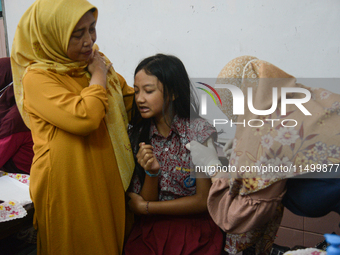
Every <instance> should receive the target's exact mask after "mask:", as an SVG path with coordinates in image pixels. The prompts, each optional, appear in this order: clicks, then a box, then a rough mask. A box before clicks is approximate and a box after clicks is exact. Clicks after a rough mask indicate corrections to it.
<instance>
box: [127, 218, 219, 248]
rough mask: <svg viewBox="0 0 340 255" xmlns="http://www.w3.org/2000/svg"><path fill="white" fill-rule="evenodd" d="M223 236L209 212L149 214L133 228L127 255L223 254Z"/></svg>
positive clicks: (128, 241)
mask: <svg viewBox="0 0 340 255" xmlns="http://www.w3.org/2000/svg"><path fill="white" fill-rule="evenodd" d="M222 249H223V234H222V231H221V229H220V228H219V227H218V226H217V225H216V224H215V223H214V221H213V220H212V219H211V217H210V215H209V214H208V213H206V214H199V215H187V216H169V215H146V216H144V215H143V216H142V217H141V218H140V219H139V220H138V221H137V222H136V223H135V224H134V226H133V228H132V231H131V234H130V236H129V238H128V240H127V242H126V244H125V247H124V253H123V254H125V255H136V254H143V255H189V254H195V255H200V254H202V255H215V254H216V255H217V254H218V255H220V254H221V252H222Z"/></svg>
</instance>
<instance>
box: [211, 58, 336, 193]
mask: <svg viewBox="0 0 340 255" xmlns="http://www.w3.org/2000/svg"><path fill="white" fill-rule="evenodd" d="M217 83H220V84H232V85H235V86H237V87H238V88H240V89H241V90H242V92H243V94H244V95H245V106H244V115H238V116H237V115H233V102H232V96H231V93H230V91H229V90H227V89H216V91H217V92H218V93H219V94H220V96H221V99H222V105H223V107H222V106H221V110H222V111H223V112H224V113H225V114H226V115H227V116H228V118H229V119H230V120H233V121H234V122H235V121H237V123H242V124H237V125H236V134H235V139H234V142H233V153H232V155H231V158H230V164H231V165H233V166H235V167H236V168H237V169H239V168H240V167H245V166H249V167H252V166H254V168H253V169H255V168H256V167H263V169H269V167H270V166H281V165H282V166H284V170H285V171H282V172H280V173H278V174H276V173H274V174H273V173H269V172H268V173H263V172H260V173H240V174H238V175H237V176H236V177H238V178H240V179H239V180H238V181H237V182H234V181H235V180H231V186H233V185H232V184H233V183H235V185H236V183H237V186H238V187H237V188H236V190H238V191H237V193H238V192H240V194H249V193H252V192H256V191H258V190H261V189H264V188H266V187H268V186H270V185H271V184H272V183H274V182H276V181H278V180H281V179H283V178H287V177H292V176H295V175H300V174H305V173H307V172H310V170H312V169H313V168H315V169H316V168H317V167H318V168H320V167H321V165H320V164H322V167H321V169H322V168H323V167H324V166H329V164H339V163H340V132H339V131H338V130H337V128H336V127H337V126H338V125H340V116H339V115H340V95H338V94H335V93H332V92H330V91H327V90H325V89H321V88H311V87H307V86H304V85H302V84H299V83H296V79H295V78H294V77H293V76H291V75H289V74H287V73H285V72H284V71H282V70H281V69H279V68H278V67H276V66H274V65H272V64H270V63H268V62H266V61H263V60H259V59H257V58H255V57H251V56H242V57H238V58H236V59H234V60H232V61H230V62H229V63H228V64H227V65H226V66H225V67H224V68H223V69H222V71H221V72H220V74H219V76H218V82H217ZM249 88H251V89H252V98H253V99H252V104H253V106H254V108H255V109H257V110H262V111H264V110H268V109H271V108H272V107H274V108H275V109H274V108H273V110H272V111H271V113H270V114H267V115H259V114H254V113H252V112H251V111H250V110H249V108H248V104H247V101H248V100H247V97H248V93H249V92H248V89H249ZM273 88H277V93H274V92H273V91H274V89H273ZM284 89H287V90H288V93H287V95H286V97H287V99H288V100H292V99H302V98H304V97H306V95H304V94H303V93H290V92H289V91H292V90H295V89H303V90H304V91H305V92H307V94H309V93H310V95H311V98H310V99H309V100H308V95H307V99H306V101H307V102H305V103H303V104H302V105H303V107H304V108H305V109H306V110H307V111H308V112H309V113H310V114H311V115H305V113H304V112H303V111H302V110H301V109H300V108H299V107H297V106H296V105H295V104H287V106H286V114H285V115H283V114H282V110H283V109H282V105H281V103H282V100H283V98H282V97H281V91H282V90H284ZM275 95H277V98H276V99H274V100H273V98H275ZM275 106H276V107H275ZM281 114H282V115H281ZM250 120H251V121H250ZM249 121H250V122H249ZM243 123H244V124H243ZM266 166H267V168H266ZM334 171H335V168H334ZM233 177H235V176H233ZM240 183H242V184H241V186H240Z"/></svg>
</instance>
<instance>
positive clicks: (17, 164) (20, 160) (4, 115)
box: [0, 58, 34, 174]
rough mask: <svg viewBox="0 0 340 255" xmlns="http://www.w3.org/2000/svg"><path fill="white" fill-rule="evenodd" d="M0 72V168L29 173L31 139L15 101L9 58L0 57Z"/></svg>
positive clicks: (6, 170)
mask: <svg viewBox="0 0 340 255" xmlns="http://www.w3.org/2000/svg"><path fill="white" fill-rule="evenodd" d="M0 74H1V75H0V77H1V78H0V91H1V93H0V155H1V157H0V169H1V170H2V171H5V172H10V173H25V174H29V173H30V168H31V164H32V158H33V155H34V154H33V141H32V135H31V131H30V130H29V129H28V128H27V127H26V125H25V124H24V122H23V120H22V118H21V116H20V113H19V111H18V107H17V106H16V103H15V98H14V92H13V85H12V72H11V64H10V58H1V59H0Z"/></svg>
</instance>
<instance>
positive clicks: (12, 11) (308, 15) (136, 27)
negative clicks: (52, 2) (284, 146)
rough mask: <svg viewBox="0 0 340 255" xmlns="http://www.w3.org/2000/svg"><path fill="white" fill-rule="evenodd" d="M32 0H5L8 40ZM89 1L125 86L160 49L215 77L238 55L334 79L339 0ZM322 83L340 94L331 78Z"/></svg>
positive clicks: (339, 45) (339, 55)
mask: <svg viewBox="0 0 340 255" xmlns="http://www.w3.org/2000/svg"><path fill="white" fill-rule="evenodd" d="M33 2H34V0H4V3H5V15H6V21H7V32H8V38H9V42H8V44H9V46H10V47H11V44H12V40H13V37H14V32H15V28H16V25H17V23H18V21H19V19H20V17H21V15H22V14H23V13H24V11H25V10H26V9H27V8H28V7H29V6H30V4H31V3H33ZM90 2H92V3H93V4H94V5H96V6H97V7H98V9H99V19H98V25H97V33H98V40H97V43H98V44H99V46H100V48H101V50H102V51H103V52H104V53H105V54H106V55H107V56H108V57H109V58H110V59H111V61H112V62H113V65H114V67H115V69H116V71H117V72H119V73H121V74H122V75H123V76H124V77H125V78H126V80H127V82H128V84H130V85H131V84H133V72H134V68H135V67H136V65H137V64H138V62H139V61H140V60H141V59H143V58H144V57H147V56H149V55H152V54H155V53H158V52H163V53H170V54H174V55H176V56H178V57H179V58H180V59H181V60H182V61H183V62H184V64H185V65H186V67H187V70H188V73H189V75H190V76H191V77H192V78H203V77H204V78H215V77H216V76H217V75H218V73H219V72H220V70H221V69H222V68H223V66H224V65H225V64H226V63H227V62H229V61H230V60H231V59H233V58H235V57H237V56H241V55H253V56H256V57H258V58H260V59H263V60H266V61H268V62H271V63H272V64H274V65H276V66H278V67H280V68H281V69H283V70H284V71H286V72H288V73H290V74H292V75H294V76H295V77H298V78H340V72H339V70H340V65H339V60H340V52H339V51H340V31H339V24H340V1H339V0H323V1H320V0H172V1H170V0H143V1H141V0H124V1H122V0H90ZM339 80H340V79H339ZM325 86H327V84H326V85H325ZM328 89H330V90H333V91H334V92H338V93H340V86H338V82H337V81H335V83H333V84H331V85H330V87H328Z"/></svg>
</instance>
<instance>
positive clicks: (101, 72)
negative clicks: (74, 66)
mask: <svg viewBox="0 0 340 255" xmlns="http://www.w3.org/2000/svg"><path fill="white" fill-rule="evenodd" d="M111 66H112V63H106V61H105V58H104V57H102V56H101V55H100V54H99V52H98V51H97V50H94V52H93V53H92V56H91V58H90V60H89V64H88V67H87V69H88V71H89V72H90V73H91V75H92V77H91V80H90V86H91V85H101V86H103V87H104V88H105V89H106V75H107V72H108V71H109V69H110V68H111Z"/></svg>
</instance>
